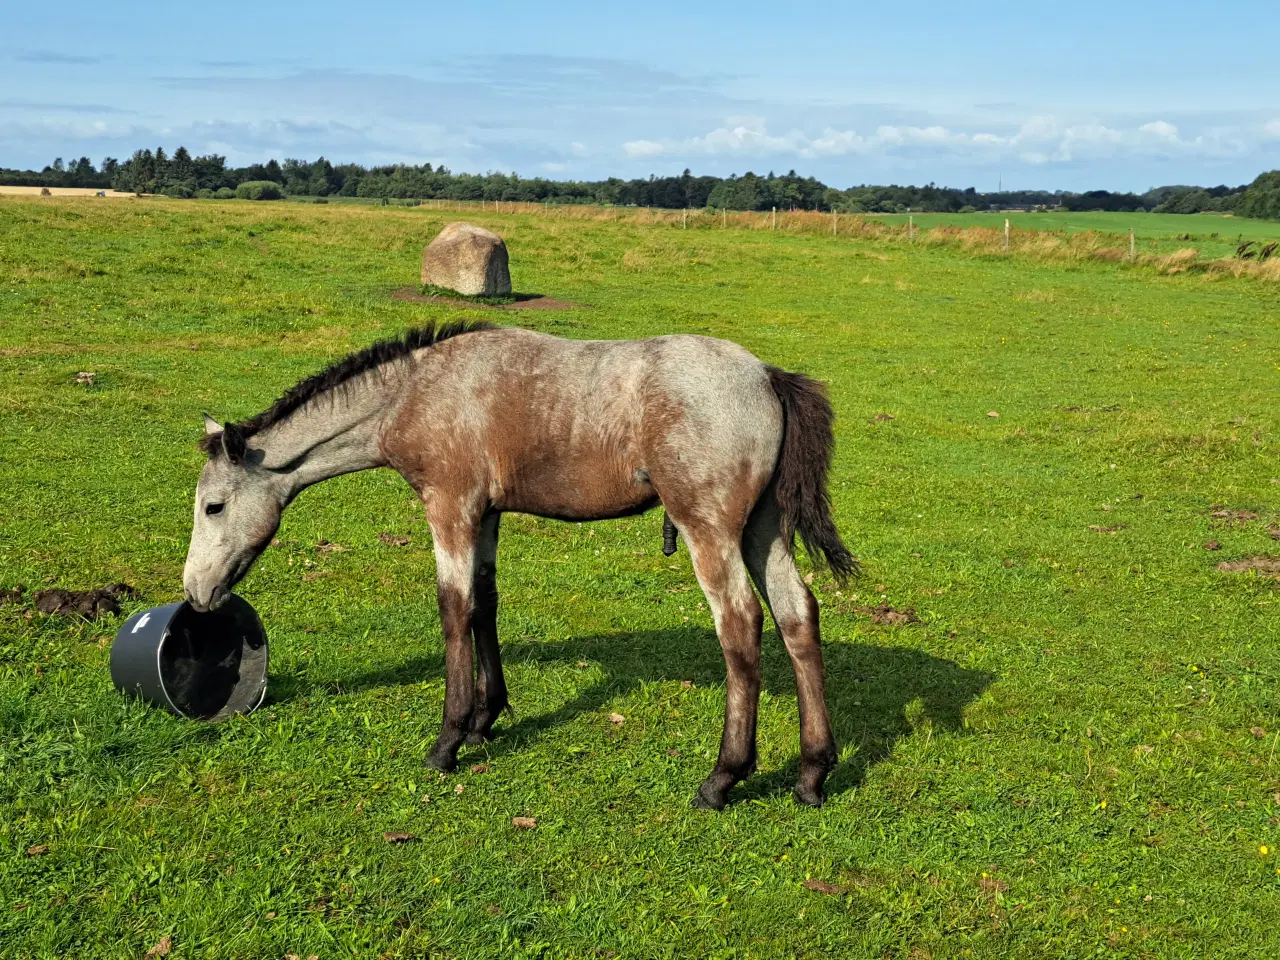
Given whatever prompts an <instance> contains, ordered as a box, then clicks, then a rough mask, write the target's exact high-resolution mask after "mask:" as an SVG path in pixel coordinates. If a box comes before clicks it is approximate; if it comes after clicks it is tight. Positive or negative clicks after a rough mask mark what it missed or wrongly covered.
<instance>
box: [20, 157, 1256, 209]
mask: <svg viewBox="0 0 1280 960" xmlns="http://www.w3.org/2000/svg"><path fill="white" fill-rule="evenodd" d="M0 183H5V184H17V185H23V186H49V187H55V186H68V187H82V186H83V187H113V188H115V189H116V190H123V191H128V192H132V193H139V194H142V193H163V194H166V195H168V196H171V197H196V196H199V197H210V196H213V197H227V196H231V195H234V191H236V190H238V188H239V187H240V186H242V185H243V184H246V183H252V184H255V187H254V189H253V191H251V192H254V193H255V194H256V195H259V196H263V197H265V196H266V195H268V194H273V193H279V194H280V195H282V196H302V197H317V198H318V197H330V196H338V197H367V198H374V199H384V198H385V199H396V200H413V199H420V200H427V199H443V200H504V201H527V202H532V203H599V204H615V205H618V206H635V207H664V208H667V209H679V208H681V207H689V208H692V209H697V208H702V207H714V208H716V209H728V210H770V209H772V208H774V207H776V208H777V209H779V210H837V211H839V212H841V213H851V214H858V213H906V212H908V211H911V212H919V213H957V212H962V211H963V212H969V211H979V210H1017V209H1022V210H1031V209H1065V210H1073V211H1093V210H1111V211H1123V212H1132V211H1144V210H1150V211H1155V212H1158V213H1201V212H1206V211H1208V212H1221V213H1228V212H1232V211H1235V212H1236V213H1238V214H1240V215H1241V216H1248V217H1269V218H1275V219H1280V199H1278V198H1280V171H1272V172H1271V173H1266V174H1263V175H1262V176H1260V177H1259V178H1258V179H1257V180H1255V181H1254V182H1253V184H1252V185H1250V186H1249V187H1247V188H1246V187H1244V186H1239V187H1228V186H1225V185H1219V186H1216V187H1197V186H1187V185H1178V186H1164V187H1156V188H1153V189H1151V190H1148V191H1147V192H1146V193H1143V194H1135V193H1112V192H1110V191H1107V190H1090V191H1087V192H1085V193H1071V192H1067V191H1062V190H1057V191H1052V192H1050V191H1047V190H1005V191H1001V192H999V193H979V192H978V191H977V190H975V189H974V188H973V187H968V188H966V189H964V190H959V189H955V188H952V187H940V186H938V185H937V184H934V183H927V184H925V185H924V186H920V187H916V186H897V185H889V186H871V185H867V184H863V185H861V186H856V187H849V188H848V189H845V190H840V189H837V188H834V187H829V186H827V185H826V184H824V183H822V182H821V181H819V180H817V179H815V178H814V177H801V176H800V175H799V174H797V173H796V172H795V171H794V170H789V171H788V172H787V173H785V174H782V175H780V176H779V175H776V174H774V172H773V171H769V173H767V174H765V175H764V176H761V175H759V174H756V173H753V172H751V171H747V172H746V173H744V174H742V175H741V176H739V175H737V174H734V175H732V176H729V177H695V176H694V175H693V174H692V173H691V172H690V171H688V170H685V171H684V172H683V173H681V174H680V175H679V176H677V177H657V176H651V177H649V178H648V179H636V180H622V179H619V178H617V177H610V178H608V179H607V180H594V181H582V180H545V179H543V178H541V177H534V178H532V179H526V178H523V177H521V176H520V175H519V174H516V173H498V172H491V173H486V174H475V173H453V172H452V171H450V170H449V169H448V168H446V167H432V165H431V164H429V163H424V164H421V165H417V166H415V165H412V164H388V165H384V166H374V167H365V166H362V165H360V164H357V163H344V164H337V165H335V164H333V163H331V162H330V161H329V160H327V159H325V158H324V157H320V158H319V159H317V160H314V161H307V160H298V159H292V158H290V159H286V160H285V161H284V162H283V163H280V162H278V161H276V160H268V161H267V162H266V163H255V164H251V165H249V166H247V167H236V168H229V167H228V166H227V158H226V157H223V156H218V155H217V154H207V155H204V156H197V157H193V156H192V155H191V153H190V151H188V150H187V148H186V147H183V146H179V147H178V148H177V149H176V150H174V152H173V155H172V156H169V155H168V154H166V153H165V150H164V148H163V147H157V148H156V149H155V150H154V151H152V150H136V151H134V153H133V155H132V156H131V157H130V158H129V159H128V160H126V161H124V162H123V163H121V162H119V161H117V160H116V159H115V158H113V157H107V158H105V159H104V160H103V161H102V164H101V165H100V166H99V167H97V168H95V167H94V166H93V164H92V163H91V162H90V161H89V158H88V157H81V158H80V159H78V160H73V161H71V162H70V163H66V162H64V161H63V159H62V158H61V157H59V158H57V159H56V160H54V162H53V163H52V164H50V165H49V166H47V167H45V168H44V169H43V170H42V171H39V172H37V171H32V170H5V169H0ZM266 183H270V184H272V185H273V188H272V189H268V188H266V187H259V186H257V185H260V184H266Z"/></svg>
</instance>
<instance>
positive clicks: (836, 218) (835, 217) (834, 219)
mask: <svg viewBox="0 0 1280 960" xmlns="http://www.w3.org/2000/svg"><path fill="white" fill-rule="evenodd" d="M839 224H840V214H838V213H836V208H835V207H832V208H831V235H832V236H833V237H834V236H835V235H836V229H837V227H838V226H839Z"/></svg>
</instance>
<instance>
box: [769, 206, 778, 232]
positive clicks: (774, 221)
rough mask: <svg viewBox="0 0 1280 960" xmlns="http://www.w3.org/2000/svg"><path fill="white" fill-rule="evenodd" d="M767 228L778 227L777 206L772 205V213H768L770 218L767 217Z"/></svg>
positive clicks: (773, 228) (775, 228) (774, 228)
mask: <svg viewBox="0 0 1280 960" xmlns="http://www.w3.org/2000/svg"><path fill="white" fill-rule="evenodd" d="M769 229H770V230H777V229H778V208H777V207H774V208H773V213H772V214H770V219H769Z"/></svg>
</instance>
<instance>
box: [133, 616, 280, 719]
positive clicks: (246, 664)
mask: <svg viewBox="0 0 1280 960" xmlns="http://www.w3.org/2000/svg"><path fill="white" fill-rule="evenodd" d="M111 680H112V682H113V683H114V684H115V685H116V689H118V690H121V691H123V692H125V693H129V694H132V695H133V696H136V697H140V698H142V699H143V700H148V701H150V702H151V703H155V704H159V705H160V706H162V707H166V708H168V709H169V710H172V711H173V712H174V713H176V714H177V715H178V716H180V717H190V718H192V719H197V720H225V719H226V718H227V717H230V716H232V715H233V714H237V713H248V712H249V711H251V710H253V709H254V708H255V707H257V706H258V705H259V704H261V703H262V700H263V698H264V697H265V696H266V694H267V634H266V631H265V630H263V629H262V621H260V620H259V619H258V615H257V613H255V612H254V609H253V607H251V606H249V604H248V602H247V601H245V600H242V599H240V598H239V597H237V596H235V595H234V594H232V596H231V597H230V599H228V600H227V602H226V603H224V604H223V605H222V606H221V607H219V608H218V609H217V610H213V611H211V612H209V613H198V612H196V610H194V609H193V608H192V607H191V605H190V604H188V603H185V602H183V603H170V604H167V605H166V606H163V607H155V608H154V609H151V610H144V611H143V612H141V613H135V614H134V615H133V616H132V617H130V618H129V619H128V620H126V621H125V623H124V626H122V627H121V628H120V631H119V632H118V633H117V634H116V639H115V642H114V643H113V644H112V645H111Z"/></svg>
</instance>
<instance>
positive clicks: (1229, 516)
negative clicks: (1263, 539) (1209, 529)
mask: <svg viewBox="0 0 1280 960" xmlns="http://www.w3.org/2000/svg"><path fill="white" fill-rule="evenodd" d="M1209 517H1210V519H1212V520H1225V521H1226V522H1227V523H1231V524H1241V523H1248V522H1249V521H1250V520H1257V519H1258V515H1257V514H1256V513H1254V512H1253V511H1252V510H1232V509H1230V508H1228V507H1225V506H1223V505H1222V504H1220V503H1219V504H1215V505H1214V506H1212V507H1210V508H1209Z"/></svg>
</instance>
